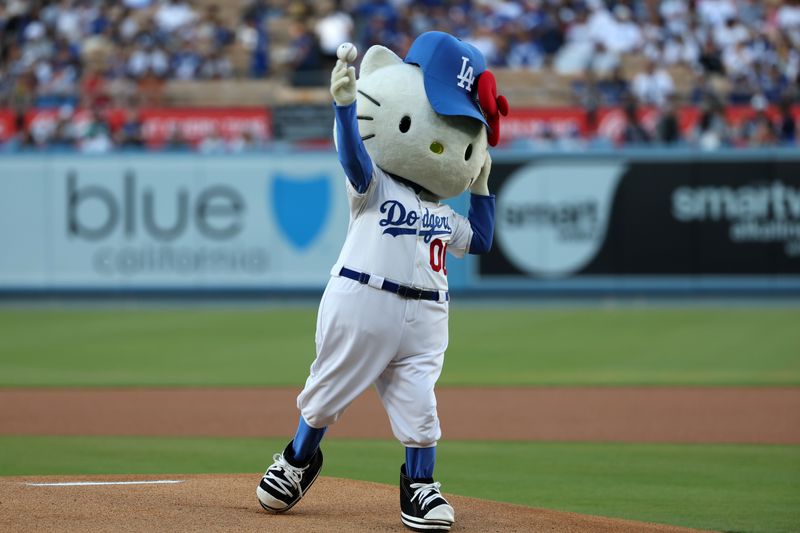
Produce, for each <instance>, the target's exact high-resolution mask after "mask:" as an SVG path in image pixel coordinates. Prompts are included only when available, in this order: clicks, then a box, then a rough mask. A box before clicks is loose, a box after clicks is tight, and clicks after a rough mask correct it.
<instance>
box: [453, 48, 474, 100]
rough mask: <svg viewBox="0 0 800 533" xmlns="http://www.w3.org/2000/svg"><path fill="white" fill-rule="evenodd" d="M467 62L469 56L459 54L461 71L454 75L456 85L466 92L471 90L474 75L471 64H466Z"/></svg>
mask: <svg viewBox="0 0 800 533" xmlns="http://www.w3.org/2000/svg"><path fill="white" fill-rule="evenodd" d="M467 63H469V58H468V57H466V56H461V72H460V73H459V74H458V76H456V78H457V79H458V86H459V87H461V88H462V89H466V90H467V92H471V91H472V84H473V83H475V75H474V74H473V71H472V66H471V65H470V66H467Z"/></svg>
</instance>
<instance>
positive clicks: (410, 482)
mask: <svg viewBox="0 0 800 533" xmlns="http://www.w3.org/2000/svg"><path fill="white" fill-rule="evenodd" d="M440 488H441V484H440V483H439V482H438V481H434V480H433V479H411V478H410V477H408V476H407V475H406V465H405V464H404V465H403V466H401V467H400V520H402V521H403V524H404V525H405V526H406V527H407V528H409V529H411V530H414V531H450V527H451V526H452V525H453V522H454V521H455V511H453V508H452V507H451V506H450V504H449V503H447V500H445V499H444V496H442V494H441V492H439V489H440Z"/></svg>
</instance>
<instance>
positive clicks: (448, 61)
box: [404, 31, 489, 127]
mask: <svg viewBox="0 0 800 533" xmlns="http://www.w3.org/2000/svg"><path fill="white" fill-rule="evenodd" d="M404 61H405V62H406V63H410V64H412V65H417V66H419V67H420V68H421V69H422V77H423V79H424V82H425V93H426V94H427V96H428V101H429V102H430V103H431V107H433V110H434V111H436V112H437V113H439V114H440V115H460V116H464V117H471V118H474V119H477V120H480V121H481V122H482V123H483V124H484V125H486V126H487V127H488V126H489V125H488V124H487V123H486V119H485V118H484V117H483V113H482V112H481V108H480V106H479V105H478V100H477V98H476V95H477V92H478V76H480V75H481V74H482V73H483V71H484V70H486V61H485V60H484V58H483V54H481V52H480V50H478V49H477V48H475V47H474V46H472V45H471V44H467V43H465V42H463V41H461V40H460V39H457V38H456V37H453V36H452V35H450V34H449V33H444V32H441V31H429V32H426V33H423V34H422V35H420V36H419V37H417V38H416V39H415V40H414V42H413V43H412V44H411V48H410V49H409V50H408V54H406V58H405V59H404Z"/></svg>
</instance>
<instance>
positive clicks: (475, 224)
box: [467, 193, 494, 255]
mask: <svg viewBox="0 0 800 533" xmlns="http://www.w3.org/2000/svg"><path fill="white" fill-rule="evenodd" d="M467 218H468V219H469V225H470V226H471V227H472V241H470V243H469V253H470V254H473V255H477V254H485V253H486V252H488V251H489V250H490V249H491V248H492V237H493V235H494V195H493V194H490V195H489V196H482V195H479V194H475V193H473V194H471V195H470V198H469V216H468V217H467Z"/></svg>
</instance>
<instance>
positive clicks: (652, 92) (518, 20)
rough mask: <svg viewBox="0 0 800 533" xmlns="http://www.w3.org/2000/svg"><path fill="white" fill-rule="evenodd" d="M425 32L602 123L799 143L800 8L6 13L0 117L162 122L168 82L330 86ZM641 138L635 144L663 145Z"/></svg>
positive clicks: (303, 7) (633, 135) (574, 4)
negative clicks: (610, 120)
mask: <svg viewBox="0 0 800 533" xmlns="http://www.w3.org/2000/svg"><path fill="white" fill-rule="evenodd" d="M429 30H441V31H446V32H449V33H452V34H454V35H456V36H458V37H459V38H461V39H463V40H465V41H467V42H470V43H471V44H473V45H475V46H476V47H477V48H479V49H480V50H481V51H482V52H483V54H484V55H485V57H486V58H487V61H488V64H489V66H490V67H491V68H508V69H515V70H530V71H546V72H552V73H553V74H554V75H560V76H563V77H565V78H567V79H569V80H571V91H572V96H573V99H574V102H575V104H577V105H580V106H582V107H584V108H585V109H587V112H588V113H590V114H591V113H592V112H593V111H594V110H596V109H598V108H600V107H604V106H617V107H619V108H620V109H623V110H625V115H626V117H628V118H630V119H631V120H629V122H635V121H633V117H635V116H636V115H637V112H636V108H637V107H638V106H654V107H657V108H658V109H660V110H661V115H662V116H663V117H665V118H664V120H663V121H660V122H664V123H665V124H666V125H665V126H663V128H662V129H663V130H664V131H668V130H669V129H670V128H669V126H668V124H669V118H668V117H670V116H671V115H672V114H674V109H675V108H677V107H679V106H682V105H686V104H691V105H695V106H699V107H701V108H702V109H703V117H706V118H704V120H703V121H701V122H702V123H704V124H705V123H708V129H711V130H715V131H719V132H720V133H719V135H717V137H719V142H720V144H721V145H725V144H729V143H733V144H737V143H736V142H733V141H732V140H731V139H732V138H733V136H732V134H731V133H730V132H729V131H728V132H727V133H724V132H723V130H725V128H724V127H723V126H720V125H719V124H720V123H722V122H724V120H721V119H720V117H723V118H724V108H725V106H727V105H749V106H752V107H753V109H754V110H756V111H759V112H760V111H764V112H763V113H761V114H759V115H758V116H760V117H762V118H761V119H759V121H760V123H761V125H760V127H759V128H754V129H764V128H766V129H768V130H769V131H772V133H773V134H772V135H769V134H766V133H765V134H763V135H761V136H762V137H764V138H765V139H766V138H774V140H775V142H780V140H781V139H786V138H788V135H789V133H788V132H789V130H791V132H792V133H791V135H792V138H794V133H793V131H794V130H793V127H790V126H789V124H788V119H786V117H785V116H783V115H782V118H780V119H779V118H777V117H776V116H775V114H774V113H773V114H772V115H768V114H767V113H766V112H765V110H766V109H767V108H769V107H772V108H773V109H776V108H779V109H790V106H791V105H792V104H793V103H795V102H797V100H798V91H797V87H798V85H800V83H799V81H800V0H785V1H777V0H772V1H770V0H764V1H755V0H664V1H656V0H516V1H513V0H474V1H465V0H421V1H410V0H338V1H334V0H321V1H313V2H312V1H310V0H236V1H231V0H227V1H222V0H217V1H216V2H215V1H213V0H6V1H4V2H2V3H0V108H2V107H6V108H11V109H14V110H17V111H20V110H25V109H29V108H31V107H51V108H53V107H55V108H60V109H61V111H60V115H63V116H69V113H70V109H75V108H77V107H82V108H89V109H103V108H104V106H112V105H113V106H117V107H124V108H127V107H137V106H144V107H148V106H150V107H157V106H163V105H169V104H170V102H169V101H167V100H166V99H165V84H166V83H167V82H168V81H170V80H213V79H226V78H234V77H239V78H275V79H282V80H285V81H286V82H287V83H290V84H292V85H295V86H308V85H324V84H325V83H326V81H327V79H328V71H329V69H330V67H331V66H332V64H333V62H334V61H335V53H336V48H337V46H338V45H339V44H340V43H341V42H344V41H353V42H355V43H356V44H357V45H358V47H359V49H360V50H362V51H363V50H366V49H367V48H368V47H369V46H371V45H373V44H381V45H384V46H388V47H389V48H391V49H393V50H394V51H395V52H397V53H398V54H399V55H401V56H403V55H404V54H405V53H406V51H407V49H408V47H409V46H410V44H411V42H412V41H413V39H414V37H415V36H416V35H418V34H420V33H422V32H424V31H429ZM631 65H634V67H635V68H633V69H631V68H630V66H631ZM676 76H679V77H680V79H679V80H676ZM768 119H769V120H768ZM767 122H768V123H767ZM631 128H632V131H631V132H630V134H629V135H627V136H626V137H629V138H630V139H631V140H630V142H650V141H653V140H656V139H657V136H656V135H655V134H654V131H653V129H652V128H650V131H646V130H645V129H642V131H641V132H638V133H637V132H636V130H637V129H639V128H637V127H636V126H635V125H633V126H631ZM645 133H646V134H647V135H644V134H645ZM663 136H664V135H662V137H663ZM702 136H703V135H702V134H698V138H699V137H702ZM112 137H113V136H112ZM665 137H666V138H670V135H666V136H665ZM748 138H749V137H748ZM681 140H684V141H686V140H687V139H681ZM113 142H116V141H114V139H113V138H112V143H113ZM738 144H740V143H738Z"/></svg>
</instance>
